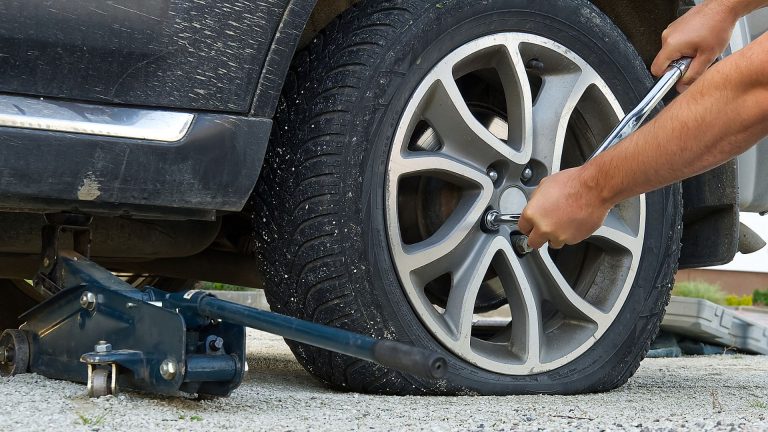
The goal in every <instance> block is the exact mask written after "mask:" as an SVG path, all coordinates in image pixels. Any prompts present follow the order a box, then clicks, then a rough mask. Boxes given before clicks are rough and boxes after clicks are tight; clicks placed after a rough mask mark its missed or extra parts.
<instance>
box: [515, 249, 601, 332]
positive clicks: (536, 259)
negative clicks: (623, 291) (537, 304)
mask: <svg viewBox="0 0 768 432" xmlns="http://www.w3.org/2000/svg"><path fill="white" fill-rule="evenodd" d="M530 258H533V259H532V260H524V262H527V265H526V266H524V267H523V269H524V271H525V272H526V275H527V277H528V279H529V280H531V283H532V285H533V286H535V287H537V288H539V289H540V290H541V291H540V294H541V295H542V296H543V298H545V299H546V300H549V301H550V302H551V303H553V304H554V305H555V306H556V307H557V309H558V310H559V311H560V312H562V313H564V314H566V315H567V316H569V317H570V318H572V319H577V320H579V321H589V322H592V323H594V324H596V325H597V327H598V330H599V329H601V328H602V327H604V326H607V325H608V324H609V323H610V317H609V315H608V314H607V313H605V312H603V311H601V310H599V309H598V308H597V307H595V306H593V305H592V304H591V303H589V302H587V301H586V300H584V299H583V298H582V297H581V296H580V295H579V294H578V293H576V291H574V290H573V287H571V285H570V284H569V283H568V281H566V280H565V278H564V277H563V275H562V273H560V270H559V269H558V268H557V266H556V265H555V262H554V261H552V258H551V257H550V256H549V251H548V250H547V248H546V247H543V248H541V249H539V250H537V251H535V252H533V254H532V255H530Z"/></svg>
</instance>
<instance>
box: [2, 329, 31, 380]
mask: <svg viewBox="0 0 768 432" xmlns="http://www.w3.org/2000/svg"><path fill="white" fill-rule="evenodd" d="M28 368H29V341H28V340H27V337H26V336H25V335H24V332H22V331H21V330H14V329H11V330H6V331H4V332H3V334H2V335H0V376H4V377H7V376H13V375H18V374H22V373H26V372H27V369H28Z"/></svg>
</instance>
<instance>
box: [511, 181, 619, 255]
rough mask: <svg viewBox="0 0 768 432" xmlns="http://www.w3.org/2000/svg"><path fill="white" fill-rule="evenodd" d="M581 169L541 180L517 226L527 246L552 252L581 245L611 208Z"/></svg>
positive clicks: (599, 224) (598, 226)
mask: <svg viewBox="0 0 768 432" xmlns="http://www.w3.org/2000/svg"><path fill="white" fill-rule="evenodd" d="M595 186H596V185H595V184H594V182H590V181H589V179H588V177H587V175H586V173H585V170H584V169H583V168H573V169H569V170H565V171H561V172H559V173H557V174H554V175H552V176H550V177H547V178H545V179H544V180H542V182H541V184H540V185H539V187H538V189H536V192H534V193H533V196H532V197H531V200H530V201H529V202H528V205H527V206H526V207H525V210H524V211H523V214H522V216H521V218H520V222H519V223H518V228H519V229H520V231H521V232H522V233H523V234H525V235H527V236H528V244H529V245H530V246H531V247H532V248H534V249H538V248H540V247H542V246H543V245H544V244H545V243H549V246H550V247H552V248H554V249H559V248H561V247H563V246H564V245H567V244H569V245H571V244H576V243H579V242H581V241H582V240H584V239H586V238H587V237H589V236H590V235H592V233H594V232H595V231H596V230H597V229H598V228H600V226H601V225H602V223H603V220H605V217H606V215H607V214H608V211H609V210H610V209H611V207H613V205H612V204H609V203H607V202H605V201H604V200H603V198H602V197H601V196H600V191H599V189H597V188H596V187H595Z"/></svg>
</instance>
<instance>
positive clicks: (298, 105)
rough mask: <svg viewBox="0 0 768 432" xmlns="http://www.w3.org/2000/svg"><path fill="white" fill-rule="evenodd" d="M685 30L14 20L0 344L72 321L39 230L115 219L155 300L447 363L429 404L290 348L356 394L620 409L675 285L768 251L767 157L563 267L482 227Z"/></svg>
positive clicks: (682, 189)
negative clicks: (473, 397)
mask: <svg viewBox="0 0 768 432" xmlns="http://www.w3.org/2000/svg"><path fill="white" fill-rule="evenodd" d="M690 6H691V4H688V3H686V2H679V1H674V0H651V1H644V2H640V1H634V0H613V1H608V0H594V1H592V2H590V1H587V0H546V1H543V0H485V1H476V0H363V1H349V0H318V1H314V0H226V1H213V0H195V1H191V0H157V1H152V2H148V1H141V0H119V1H110V2H103V1H100V0H70V1H67V2H50V1H42V0H8V1H5V2H3V3H2V4H1V5H0V12H1V15H2V16H3V20H2V21H1V22H0V93H2V94H0V227H2V229H0V277H2V278H3V279H2V281H1V282H0V290H1V291H0V295H2V303H0V304H2V308H3V309H2V319H0V327H2V328H15V327H17V326H19V325H20V324H21V322H20V321H19V319H18V318H17V317H18V316H19V315H20V314H21V313H23V312H24V311H25V310H27V309H29V308H31V307H33V306H34V305H36V304H38V303H39V302H41V301H44V300H45V299H46V298H49V297H51V296H52V295H55V292H51V291H50V290H48V289H46V288H45V287H43V286H35V285H33V284H31V283H30V282H29V280H31V279H32V278H33V277H34V275H35V274H36V273H37V272H38V269H39V268H40V266H41V258H40V256H41V255H40V254H41V251H42V246H41V245H42V239H41V228H42V227H43V225H45V223H46V220H50V218H51V217H55V215H57V214H62V213H63V214H69V215H72V214H75V215H84V216H85V217H86V218H92V222H91V223H90V229H91V232H92V236H93V240H92V250H91V256H92V258H93V260H95V261H96V262H98V263H99V264H100V265H102V266H104V267H106V268H108V269H109V270H110V271H112V272H114V273H116V274H118V275H120V276H121V277H123V278H124V279H125V280H128V281H130V282H132V283H134V284H135V285H136V286H146V285H151V286H154V287H156V288H160V289H164V290H168V291H178V290H184V289H188V288H190V287H192V286H193V285H194V284H195V281H201V280H203V281H218V282H223V283H230V284H236V285H242V286H248V287H256V288H262V287H263V288H264V289H265V291H266V295H267V299H268V301H269V304H270V307H271V308H272V310H274V311H276V312H279V313H283V314H287V315H290V316H294V317H299V318H302V319H306V320H311V321H314V322H318V323H323V324H327V325H331V326H335V327H340V328H344V329H347V330H351V331H354V332H358V333H363V334H366V335H370V336H373V337H376V338H382V339H393V340H398V341H403V342H407V343H411V344H415V345H417V346H420V347H423V348H426V349H429V350H431V351H435V352H438V353H440V354H442V355H444V356H445V357H446V358H447V359H448V367H449V372H448V375H447V377H446V378H445V379H442V380H437V381H428V380H422V379H419V378H416V377H413V376H410V375H407V374H404V373H401V372H398V371H395V370H390V369H386V368H384V367H381V366H378V365H375V364H372V363H368V362H366V361H362V360H357V359H353V358H350V357H347V356H344V355H341V354H336V353H332V352H329V351H325V350H323V349H319V348H316V347H311V346H307V345H302V344H300V343H295V342H291V341H288V344H289V345H290V347H291V349H292V351H293V353H294V354H295V356H296V358H297V359H298V361H299V362H300V363H301V364H302V365H303V366H304V367H305V368H306V370H307V371H309V372H310V373H311V374H312V375H314V376H316V377H317V378H318V379H320V380H322V381H323V382H325V383H327V384H328V385H330V386H332V387H334V388H338V389H345V390H350V391H360V392H371V393H382V394H415V395H419V394H525V393H559V394H572V393H581V392H595V391H605V390H610V389H613V388H616V387H618V386H620V385H622V384H623V383H625V382H626V381H627V380H628V379H629V377H630V376H631V375H632V374H633V373H634V372H635V371H636V370H637V368H638V366H639V364H640V361H641V360H642V359H643V357H644V355H645V354H646V352H647V351H648V349H649V345H650V343H651V342H652V341H653V339H654V337H655V336H656V334H657V332H658V328H659V323H660V321H661V320H662V317H663V315H664V308H665V306H666V304H667V302H668V300H669V295H670V290H671V287H672V285H673V279H674V275H675V272H676V271H677V269H678V267H681V268H682V267H700V266H711V265H716V264H722V263H726V262H728V261H730V260H732V258H733V257H734V255H735V253H736V252H737V250H739V237H740V233H741V234H742V237H745V238H752V239H753V237H754V234H753V233H749V232H748V231H746V230H745V229H743V228H740V224H739V211H740V210H741V211H749V212H763V211H768V183H766V182H764V181H761V179H764V178H765V177H766V175H768V174H767V173H766V172H765V169H766V168H765V167H766V166H768V165H767V164H766V162H767V161H768V143H762V144H761V145H760V146H758V147H757V148H755V149H753V150H752V151H751V152H750V153H748V154H746V155H745V156H743V157H742V158H740V159H739V160H738V162H737V161H732V162H729V163H727V164H724V165H723V166H721V167H718V168H716V169H714V170H712V171H710V172H708V173H705V174H702V175H700V176H698V177H695V178H693V179H690V180H687V181H685V182H683V183H682V184H675V185H671V186H669V187H666V188H664V189H661V190H658V191H655V192H652V193H648V194H645V195H643V196H640V197H635V198H633V199H629V200H627V201H625V202H623V203H621V204H619V205H618V206H616V207H615V208H614V209H613V210H612V211H611V212H610V214H609V215H608V217H607V219H606V222H605V223H604V225H603V226H602V227H601V228H600V229H599V230H598V231H597V232H596V233H595V235H594V236H592V237H591V238H589V239H588V240H587V241H585V242H583V243H582V244H579V245H575V246H568V247H565V248H564V249H562V250H552V249H550V248H548V247H544V248H542V249H540V250H537V251H534V252H533V253H531V254H527V255H523V254H520V253H519V251H516V250H515V248H514V245H513V243H514V242H513V238H516V237H515V236H516V235H519V234H520V233H518V232H516V231H515V228H514V227H501V228H500V229H499V230H488V229H483V226H482V223H481V219H482V218H483V216H484V215H485V214H486V213H487V212H488V211H489V210H498V211H501V212H506V213H515V212H519V211H520V210H522V208H523V207H524V206H525V204H526V201H527V199H528V197H529V196H530V195H531V193H532V192H533V191H534V190H535V189H536V186H537V185H538V183H539V182H540V181H541V179H543V178H544V177H546V176H547V175H549V174H552V173H554V172H557V171H559V170H562V169H565V168H568V167H574V166H577V165H580V164H582V163H583V162H584V161H585V160H586V158H587V157H588V155H590V154H591V152H592V151H593V150H594V149H595V148H596V147H597V146H598V145H599V143H600V142H601V140H602V139H603V138H604V137H605V136H606V135H607V134H608V133H609V132H610V130H611V129H612V128H613V127H614V125H615V124H616V123H617V122H618V120H619V119H620V118H621V117H622V116H623V114H624V113H625V112H627V111H628V110H629V109H631V107H632V106H634V105H635V104H636V103H637V102H638V101H639V100H640V98H642V96H643V95H644V93H645V92H647V91H648V89H649V88H650V86H651V85H652V83H653V80H652V77H651V75H650V73H649V71H648V65H649V64H650V62H651V61H652V59H653V57H654V55H655V53H656V52H657V51H658V49H659V47H660V40H661V33H662V32H663V30H664V29H665V28H666V26H667V25H668V24H669V23H670V22H672V21H673V20H674V19H675V18H676V17H677V16H678V15H679V14H681V13H683V12H684V11H685V10H686V8H687V7H690ZM767 27H768V16H767V15H766V14H765V13H764V11H758V12H757V13H756V14H753V15H751V16H749V17H747V18H745V19H743V20H741V21H740V24H739V28H738V29H737V32H736V33H735V34H734V38H733V43H732V45H731V49H732V50H736V49H738V48H740V47H742V46H743V45H744V44H746V43H747V42H748V41H749V40H751V39H752V38H754V37H756V36H757V35H758V34H760V33H762V32H763V31H765V30H766V28H767ZM726 54H727V53H726ZM712 109H718V107H712ZM737 167H738V170H737ZM742 249H745V248H744V247H742Z"/></svg>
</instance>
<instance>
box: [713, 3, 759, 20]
mask: <svg viewBox="0 0 768 432" xmlns="http://www.w3.org/2000/svg"><path fill="white" fill-rule="evenodd" d="M706 1H707V2H720V3H723V4H725V5H726V6H727V7H728V8H729V9H730V10H732V11H733V13H734V14H735V15H736V18H741V17H743V16H744V15H747V14H749V13H750V12H753V11H755V10H757V9H760V8H762V7H766V6H768V0H706Z"/></svg>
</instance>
